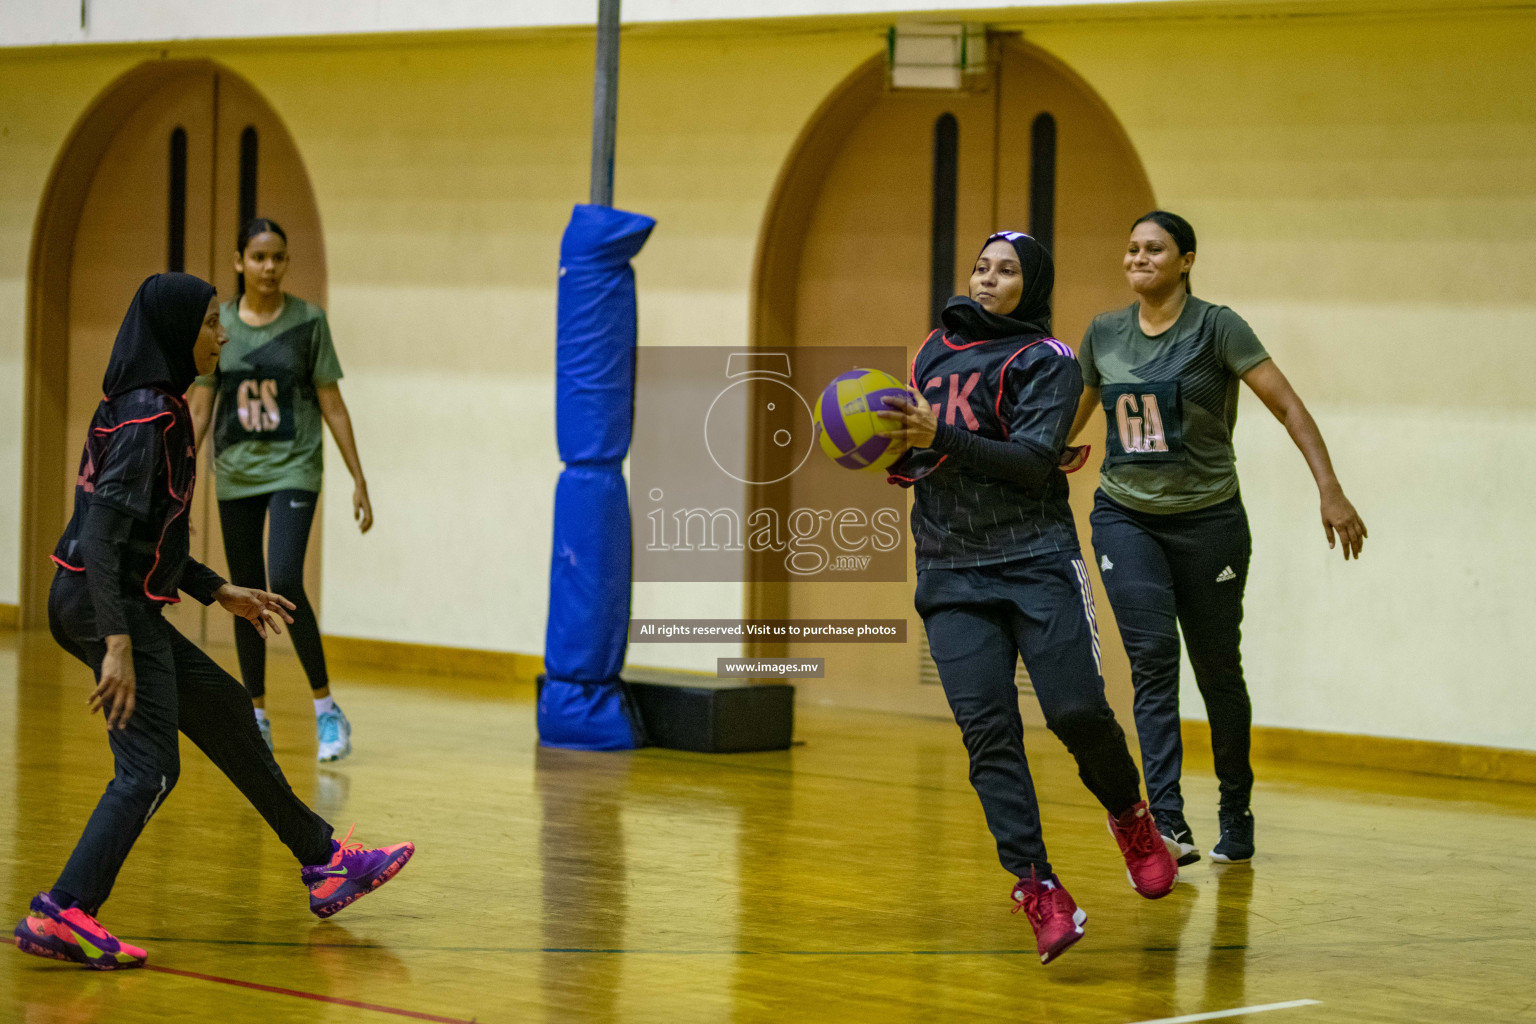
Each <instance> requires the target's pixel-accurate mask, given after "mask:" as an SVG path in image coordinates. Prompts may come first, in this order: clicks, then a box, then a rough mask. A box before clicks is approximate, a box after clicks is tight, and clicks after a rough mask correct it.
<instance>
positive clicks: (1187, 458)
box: [1072, 210, 1366, 864]
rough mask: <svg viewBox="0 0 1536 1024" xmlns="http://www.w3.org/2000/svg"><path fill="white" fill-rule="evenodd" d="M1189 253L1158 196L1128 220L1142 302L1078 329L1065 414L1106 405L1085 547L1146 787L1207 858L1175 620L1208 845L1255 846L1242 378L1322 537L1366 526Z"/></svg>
mask: <svg viewBox="0 0 1536 1024" xmlns="http://www.w3.org/2000/svg"><path fill="white" fill-rule="evenodd" d="M1194 264H1195V231H1194V229H1193V228H1192V227H1190V225H1189V222H1188V221H1186V220H1185V219H1184V218H1183V217H1179V216H1177V215H1176V214H1172V213H1167V212H1164V211H1162V210H1154V211H1153V212H1151V213H1149V214H1147V215H1146V216H1144V217H1142V218H1141V219H1140V220H1138V221H1136V223H1135V224H1134V225H1132V227H1131V238H1130V243H1129V244H1128V245H1127V247H1126V252H1125V276H1126V280H1127V281H1128V282H1129V283H1130V286H1131V290H1132V291H1134V292H1135V293H1136V301H1135V302H1133V303H1131V304H1130V305H1129V306H1127V307H1126V308H1125V309H1120V310H1116V311H1114V312H1112V313H1105V314H1103V315H1101V316H1099V317H1097V318H1096V319H1095V320H1094V321H1093V323H1092V324H1091V325H1090V326H1089V328H1088V332H1087V334H1085V335H1084V337H1083V343H1082V346H1081V347H1080V348H1079V349H1078V359H1079V360H1080V362H1081V363H1082V368H1083V383H1084V385H1085V386H1084V389H1083V394H1082V399H1081V402H1080V404H1079V406H1078V410H1077V417H1076V419H1075V421H1074V422H1073V425H1072V434H1073V436H1074V437H1076V436H1077V434H1078V433H1080V432H1081V431H1082V429H1083V427H1084V425H1086V423H1087V422H1088V420H1089V418H1090V417H1091V416H1092V414H1093V410H1094V409H1095V408H1096V407H1098V406H1099V405H1100V404H1102V405H1103V408H1104V414H1105V416H1106V417H1107V419H1108V431H1107V433H1108V436H1107V437H1106V439H1105V454H1104V466H1103V473H1102V477H1101V483H1100V486H1099V491H1098V494H1097V496H1096V498H1095V501H1094V508H1093V513H1092V515H1091V517H1090V520H1089V521H1090V522H1091V523H1092V525H1093V549H1094V553H1095V554H1096V555H1097V556H1098V559H1099V573H1100V575H1101V576H1102V578H1103V580H1104V589H1105V591H1106V592H1107V593H1108V594H1109V602H1110V606H1111V607H1113V608H1114V610H1115V621H1116V622H1117V623H1118V624H1119V626H1120V636H1121V638H1122V639H1123V640H1124V642H1125V650H1126V653H1127V654H1128V655H1129V656H1130V660H1131V678H1132V681H1133V683H1134V684H1135V689H1136V699H1135V712H1136V730H1137V733H1138V734H1139V737H1140V741H1141V760H1142V768H1143V770H1144V771H1145V772H1146V777H1147V791H1148V799H1149V802H1150V804H1151V807H1152V813H1153V815H1154V816H1155V817H1156V818H1157V823H1158V829H1159V831H1160V832H1161V833H1162V835H1163V838H1164V841H1165V842H1166V843H1167V845H1168V848H1169V852H1170V853H1172V854H1173V855H1174V856H1175V857H1176V858H1177V859H1178V862H1179V863H1180V864H1190V863H1193V862H1194V861H1196V860H1199V859H1200V851H1199V849H1198V848H1197V846H1196V845H1195V841H1194V837H1193V836H1192V835H1191V832H1190V828H1189V825H1188V823H1187V822H1186V821H1185V820H1184V798H1183V795H1182V794H1181V793H1180V791H1179V772H1180V768H1181V766H1182V762H1183V744H1182V742H1181V740H1180V735H1179V634H1178V629H1179V628H1180V627H1182V629H1183V631H1184V640H1185V642H1186V643H1187V644H1188V645H1189V660H1190V663H1191V664H1192V665H1193V666H1194V669H1195V682H1196V683H1197V685H1198V686H1199V687H1200V694H1201V696H1202V697H1203V698H1204V699H1205V707H1206V712H1207V714H1208V715H1209V717H1210V727H1211V748H1212V752H1213V754H1214V757H1215V768H1216V777H1217V779H1218V781H1219V783H1220V790H1221V807H1220V812H1219V820H1220V823H1221V835H1220V837H1219V838H1218V839H1217V841H1216V845H1215V846H1214V847H1212V848H1211V859H1212V860H1216V861H1221V862H1224V863H1230V862H1233V861H1246V860H1248V859H1250V858H1251V857H1252V856H1253V853H1254V837H1253V832H1254V829H1253V814H1252V811H1251V810H1250V809H1249V797H1250V794H1251V792H1252V790H1253V770H1252V768H1251V767H1250V766H1249V763H1248V747H1249V729H1250V725H1251V720H1252V711H1251V706H1250V704H1249V700H1248V688H1247V685H1246V684H1245V683H1244V681H1243V669H1242V659H1241V657H1240V655H1239V651H1238V643H1239V639H1240V626H1241V623H1242V619H1243V587H1244V585H1245V584H1246V583H1247V580H1248V557H1249V553H1250V551H1251V546H1252V545H1251V538H1250V536H1249V533H1248V517H1247V514H1246V513H1245V512H1244V510H1243V502H1242V498H1241V497H1240V496H1239V494H1238V483H1237V468H1236V465H1235V457H1234V453H1233V449H1232V428H1233V426H1234V425H1235V424H1236V422H1237V393H1238V386H1237V385H1238V381H1243V382H1244V383H1246V384H1247V385H1248V386H1249V387H1250V388H1252V389H1253V391H1254V393H1255V394H1257V395H1258V396H1259V398H1260V400H1262V401H1263V403H1264V405H1265V406H1266V407H1268V409H1269V411H1270V412H1272V413H1273V414H1274V415H1275V418H1276V419H1278V420H1279V421H1280V422H1281V423H1282V424H1284V425H1285V428H1286V430H1287V431H1288V432H1289V433H1290V435H1291V439H1292V440H1293V441H1294V442H1295V443H1296V447H1297V448H1299V449H1300V450H1301V454H1302V456H1303V457H1304V458H1305V459H1306V461H1307V466H1308V467H1309V468H1310V469H1311V471H1312V477H1313V479H1314V480H1316V482H1317V489H1318V495H1319V499H1320V502H1321V514H1322V521H1323V533H1324V534H1325V535H1326V536H1327V538H1328V546H1329V547H1330V548H1331V547H1334V546H1335V544H1338V545H1339V546H1341V547H1342V549H1343V555H1344V557H1345V558H1346V559H1349V558H1358V557H1359V556H1360V550H1361V547H1362V545H1363V544H1364V543H1365V537H1366V532H1365V524H1364V523H1363V522H1361V521H1360V516H1359V514H1358V513H1357V512H1356V511H1355V508H1354V506H1353V505H1351V504H1350V503H1349V499H1348V498H1346V497H1345V496H1344V489H1343V488H1342V487H1341V486H1340V485H1339V480H1338V477H1336V476H1335V475H1334V472H1333V465H1332V463H1331V462H1330V461H1329V459H1328V447H1327V445H1325V444H1324V443H1323V436H1322V434H1321V433H1320V432H1319V431H1318V429H1317V424H1316V423H1315V422H1313V420H1312V417H1311V415H1309V414H1308V412H1307V409H1306V406H1304V405H1303V404H1302V402H1301V399H1300V398H1299V397H1297V395H1296V392H1295V391H1294V390H1292V388H1291V385H1290V383H1289V382H1288V381H1287V380H1286V379H1285V375H1284V374H1282V373H1281V372H1280V369H1279V367H1277V366H1276V365H1275V362H1274V360H1273V359H1271V358H1270V356H1269V353H1268V352H1266V351H1264V346H1263V345H1262V344H1260V343H1259V339H1258V338H1257V337H1256V336H1255V335H1254V333H1253V330H1252V329H1251V328H1250V327H1249V326H1248V324H1247V323H1245V322H1244V321H1243V318H1242V317H1240V316H1238V315H1237V314H1236V313H1234V312H1233V311H1232V310H1230V309H1228V308H1227V307H1225V306H1217V305H1213V304H1212V303H1209V302H1204V301H1202V300H1200V299H1197V298H1195V297H1194V295H1193V294H1191V292H1190V287H1189V275H1190V270H1191V268H1193V266H1194ZM1176 624H1177V625H1176Z"/></svg>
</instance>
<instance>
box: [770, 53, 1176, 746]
mask: <svg viewBox="0 0 1536 1024" xmlns="http://www.w3.org/2000/svg"><path fill="white" fill-rule="evenodd" d="M990 56H991V61H990V63H989V67H990V70H989V71H988V72H987V73H986V74H985V75H984V76H979V78H978V79H977V80H976V81H975V82H974V83H973V84H971V85H970V86H969V88H968V89H967V90H966V91H963V92H928V91H892V90H890V89H889V88H887V86H886V75H885V63H884V58H883V57H882V58H877V59H875V60H872V61H870V62H869V63H867V64H865V65H864V66H863V67H861V68H860V69H859V70H857V71H856V72H854V73H853V74H852V75H851V76H849V78H848V79H847V80H846V81H845V82H844V83H843V84H842V85H841V86H840V87H839V89H838V90H837V91H836V92H835V93H834V94H833V95H832V96H831V97H830V98H829V99H828V100H827V102H826V103H825V104H823V106H822V108H821V109H820V110H819V111H818V112H817V114H816V115H815V117H814V118H813V119H812V121H811V123H810V125H809V126H808V127H807V129H806V131H805V132H804V134H803V135H802V137H801V139H800V141H799V142H798V143H797V145H796V148H795V151H794V153H793V154H792V155H791V157H790V159H789V161H788V163H787V164H786V166H785V168H784V171H783V172H782V174H781V175H780V179H779V182H778V185H777V187H776V190H775V194H774V200H773V203H772V205H771V206H770V209H769V213H768V216H767V218H766V222H765V225H764V230H763V234H762V238H761V241H760V245H759V250H758V260H757V270H756V281H755V288H756V295H755V298H756V304H755V312H754V321H753V329H754V337H753V344H754V345H755V346H757V347H760V348H777V347H782V346H811V345H817V344H844V345H846V344H866V345H906V346H907V357H908V359H910V357H911V355H912V354H913V352H914V350H915V348H916V346H917V345H918V344H919V343H920V342H921V341H922V340H923V338H924V337H925V335H926V334H927V331H928V329H929V326H930V324H931V323H932V319H933V315H934V313H933V310H934V308H935V304H936V303H942V300H943V298H945V297H947V295H948V294H950V293H951V290H961V289H963V288H964V287H965V280H966V277H967V276H968V274H969V271H970V265H971V261H972V259H974V257H975V255H976V253H975V249H976V246H977V245H978V244H979V242H980V241H981V239H983V238H984V237H986V235H987V234H988V233H990V232H991V231H993V230H997V229H1001V228H1016V229H1021V230H1027V231H1030V232H1032V233H1033V234H1035V235H1036V236H1037V237H1039V238H1040V239H1041V240H1042V241H1048V244H1049V245H1050V247H1051V249H1052V253H1053V256H1054V258H1055V262H1056V292H1055V300H1054V312H1055V319H1054V330H1055V333H1056V335H1057V337H1059V338H1061V339H1062V340H1064V341H1066V342H1067V343H1068V344H1071V345H1073V346H1074V347H1075V346H1076V345H1077V343H1078V341H1079V340H1080V339H1081V338H1082V335H1083V331H1084V330H1085V329H1086V328H1087V325H1088V322H1089V321H1090V320H1091V319H1092V317H1093V316H1094V315H1096V314H1097V313H1100V312H1103V311H1105V310H1108V309H1112V308H1114V307H1116V306H1120V305H1124V304H1125V303H1127V302H1129V301H1130V293H1129V291H1128V290H1127V288H1126V287H1125V282H1124V278H1123V276H1122V274H1121V269H1120V252H1121V251H1122V248H1123V246H1124V240H1125V236H1126V233H1127V230H1128V228H1129V226H1130V223H1131V221H1132V220H1133V219H1135V217H1137V216H1139V215H1140V214H1142V213H1145V212H1146V211H1147V210H1149V209H1151V208H1152V207H1153V206H1154V205H1155V204H1154V201H1153V196H1152V189H1151V186H1150V184H1149V183H1148V181H1147V177H1146V174H1145V172H1144V171H1143V169H1142V166H1141V162H1140V160H1139V159H1138V157H1137V155H1136V152H1135V150H1134V148H1133V147H1132V146H1131V144H1130V140H1129V139H1128V138H1127V137H1126V135H1125V132H1124V130H1123V129H1122V128H1121V127H1120V125H1119V123H1118V121H1117V120H1116V119H1115V117H1114V115H1113V113H1111V112H1110V110H1109V109H1108V108H1107V107H1106V106H1105V105H1104V103H1103V101H1102V100H1100V99H1099V98H1098V97H1097V95H1096V94H1095V93H1094V92H1093V90H1092V89H1091V88H1089V86H1088V85H1087V84H1086V83H1085V82H1083V81H1082V80H1081V79H1080V78H1078V77H1077V76H1076V75H1075V74H1073V73H1072V72H1071V71H1070V70H1069V69H1068V68H1066V67H1065V66H1064V65H1062V64H1061V63H1060V62H1058V61H1056V60H1055V59H1054V58H1052V57H1050V56H1049V55H1047V54H1046V53H1044V52H1043V51H1041V50H1039V49H1037V48H1035V47H1032V46H1029V45H1027V44H1025V43H1023V42H1021V41H1019V40H1018V39H1016V38H1007V37H999V38H994V39H993V40H991V42H990ZM851 296H857V297H858V303H859V305H860V307H861V308H860V309H859V311H858V312H857V314H856V315H855V314H854V313H853V311H852V310H850V309H849V308H848V307H849V303H850V297H851ZM828 325H836V329H834V330H829V329H828ZM1099 429H1102V427H1100V428H1099ZM755 443H756V442H754V444H755ZM1100 455H1101V453H1098V452H1095V456H1094V461H1093V463H1091V464H1090V466H1089V467H1088V468H1086V469H1084V470H1083V471H1081V472H1079V473H1078V474H1076V475H1075V476H1074V477H1073V478H1072V492H1073V506H1074V509H1075V510H1076V512H1077V514H1078V521H1079V523H1080V524H1082V525H1084V526H1085V525H1086V522H1087V513H1088V510H1089V508H1090V507H1091V505H1092V495H1093V491H1094V488H1095V487H1096V486H1097V483H1098V471H1097V464H1098V458H1099V456H1100ZM775 500H778V499H775ZM783 500H786V501H789V502H791V503H792V502H793V500H794V499H793V496H792V494H791V495H790V496H787V497H786V498H785V499H783ZM1087 540H1088V538H1087V534H1086V530H1084V531H1083V535H1082V542H1083V547H1084V550H1085V551H1087V550H1090V549H1089V547H1088V543H1087ZM908 558H909V562H908V582H906V583H864V584H854V583H830V582H828V583H809V582H796V583H749V584H748V586H747V595H746V598H747V602H746V603H747V609H748V614H749V615H751V616H753V617H761V618H847V617H858V618H866V617H868V618H906V619H907V623H908V627H907V638H908V642H907V643H906V644H905V645H895V644H891V645H879V644H869V645H859V646H854V645H814V644H793V645H786V644H778V645H767V644H763V645H758V646H757V648H756V649H755V650H754V651H753V653H754V654H757V655H760V656H767V655H780V656H794V657H824V658H826V659H827V661H826V666H827V678H826V679H824V680H807V681H805V685H804V687H803V689H804V690H805V691H806V692H807V694H808V695H809V696H810V697H812V698H813V699H817V698H821V699H826V700H829V701H833V702H836V703H843V704H850V705H854V706H863V707H874V708H882V709H889V710H902V711H918V712H929V713H936V714H942V713H947V712H946V707H945V702H944V698H943V694H942V692H940V690H939V687H938V686H937V685H936V683H937V674H936V672H934V671H933V669H932V662H931V660H930V659H929V658H928V657H927V651H926V645H925V643H924V642H923V641H924V634H923V630H922V622H921V620H920V619H919V618H918V617H917V615H916V613H915V612H914V611H913V609H912V590H913V586H914V581H915V579H916V576H915V568H914V567H913V565H912V563H911V560H910V559H911V556H910V544H909V556H908ZM1096 585H1097V581H1096ZM855 590H856V592H851V591H855ZM1099 596H1100V602H1099V604H1100V610H1101V614H1100V615H1099V622H1100V624H1101V626H1102V628H1103V631H1104V633H1105V637H1104V641H1105V642H1104V648H1105V655H1104V674H1105V678H1106V680H1107V681H1108V683H1109V688H1110V693H1111V701H1112V702H1113V703H1114V705H1115V707H1116V710H1117V712H1119V713H1120V715H1121V718H1122V720H1123V721H1125V722H1126V723H1127V724H1129V722H1130V717H1131V716H1130V682H1129V679H1130V673H1129V667H1128V665H1127V663H1126V661H1125V656H1124V653H1123V651H1122V650H1121V648H1120V644H1119V638H1118V635H1117V633H1116V631H1115V629H1114V624H1113V623H1114V620H1113V616H1112V615H1111V614H1110V613H1109V610H1108V604H1107V602H1106V601H1104V600H1103V598H1102V593H1100V595H1099ZM1021 682H1023V683H1025V685H1027V680H1024V679H1021ZM1033 704H1034V702H1033V701H1026V702H1025V708H1026V712H1027V713H1029V714H1033V715H1034V716H1035V717H1034V719H1033V720H1034V721H1036V722H1039V721H1040V719H1039V712H1038V709H1036V708H1034V707H1033Z"/></svg>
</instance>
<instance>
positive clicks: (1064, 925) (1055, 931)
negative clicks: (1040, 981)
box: [1013, 872, 1088, 964]
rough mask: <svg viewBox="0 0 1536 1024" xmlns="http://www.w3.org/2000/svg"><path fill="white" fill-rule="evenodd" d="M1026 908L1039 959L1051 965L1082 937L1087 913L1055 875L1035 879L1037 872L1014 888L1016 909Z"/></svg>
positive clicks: (1017, 910)
mask: <svg viewBox="0 0 1536 1024" xmlns="http://www.w3.org/2000/svg"><path fill="white" fill-rule="evenodd" d="M1021 910H1022V911H1024V913H1025V914H1026V915H1028V917H1029V926H1030V927H1031V928H1033V929H1034V930H1035V948H1036V949H1038V950H1039V951H1040V962H1041V963H1042V964H1048V963H1050V962H1051V961H1052V960H1055V959H1056V958H1057V957H1059V956H1061V954H1063V953H1065V952H1066V951H1067V949H1068V948H1069V947H1070V946H1071V945H1072V943H1074V942H1076V941H1077V940H1078V939H1080V938H1082V937H1083V922H1085V921H1087V920H1088V915H1087V914H1086V913H1085V912H1083V911H1082V910H1081V909H1079V907H1078V905H1077V904H1076V903H1075V902H1073V900H1072V896H1071V894H1070V893H1068V892H1067V890H1066V889H1065V888H1063V887H1062V884H1061V880H1060V879H1058V878H1057V877H1056V876H1055V875H1052V876H1051V877H1050V878H1046V879H1036V878H1035V876H1034V872H1030V876H1029V877H1028V878H1021V879H1019V882H1018V884H1017V885H1015V886H1014V887H1013V912H1014V913H1015V914H1017V913H1018V912H1019V911H1021Z"/></svg>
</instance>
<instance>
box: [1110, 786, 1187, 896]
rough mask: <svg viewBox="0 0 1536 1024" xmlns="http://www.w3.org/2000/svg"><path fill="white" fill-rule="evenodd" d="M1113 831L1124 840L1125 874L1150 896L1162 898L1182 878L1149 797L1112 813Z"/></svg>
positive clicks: (1138, 888) (1136, 888)
mask: <svg viewBox="0 0 1536 1024" xmlns="http://www.w3.org/2000/svg"><path fill="white" fill-rule="evenodd" d="M1109 834H1110V835H1112V836H1114V837H1115V842H1117V843H1119V844H1120V853H1121V855H1123V856H1124V857H1125V874H1126V877H1127V878H1129V879H1130V880H1131V886H1132V887H1133V888H1135V890H1136V891H1137V892H1139V893H1141V894H1142V895H1143V896H1145V897H1146V898H1147V899H1149V900H1160V899H1162V898H1163V897H1164V896H1167V895H1168V894H1169V893H1170V892H1172V891H1173V887H1174V886H1175V885H1177V884H1178V881H1179V866H1178V865H1177V864H1175V863H1174V862H1173V858H1172V857H1171V856H1169V854H1168V845H1167V844H1166V843H1164V842H1163V836H1162V834H1161V833H1160V832H1158V830H1157V822H1156V821H1155V820H1154V819H1153V817H1152V812H1151V811H1149V810H1147V802H1146V801H1145V800H1142V801H1140V802H1139V803H1136V804H1134V805H1133V806H1132V807H1131V808H1130V810H1128V811H1126V812H1125V813H1124V814H1122V815H1120V817H1119V818H1116V817H1115V816H1114V815H1113V814H1111V815H1110V816H1109Z"/></svg>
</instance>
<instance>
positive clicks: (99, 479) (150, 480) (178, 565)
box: [53, 387, 197, 603]
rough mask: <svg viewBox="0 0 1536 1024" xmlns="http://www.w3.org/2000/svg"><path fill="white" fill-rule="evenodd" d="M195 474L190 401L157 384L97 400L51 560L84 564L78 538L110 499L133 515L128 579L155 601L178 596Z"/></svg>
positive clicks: (75, 566) (79, 568)
mask: <svg viewBox="0 0 1536 1024" xmlns="http://www.w3.org/2000/svg"><path fill="white" fill-rule="evenodd" d="M196 477H197V452H196V450H195V449H194V447H193V444H192V418H191V415H190V414H189V413H188V411H187V405H186V402H184V401H183V400H182V399H181V398H179V397H177V396H175V395H172V394H170V393H169V392H166V391H162V390H160V389H159V388H156V387H141V388H135V389H134V390H132V391H127V392H124V393H123V394H120V395H118V396H116V397H115V398H104V399H102V401H101V404H100V405H98V406H97V407H96V414H95V416H93V417H92V418H91V426H90V429H89V430H87V431H86V439H85V450H84V451H83V452H82V453H81V455H80V473H79V476H78V477H77V478H76V479H75V507H74V514H73V515H72V516H71V517H70V520H69V525H68V526H66V527H65V528H64V534H63V536H61V537H60V538H59V544H58V547H56V548H55V549H54V552H53V560H54V562H56V563H57V564H59V565H60V566H62V567H63V568H65V569H69V570H71V571H73V572H84V571H85V562H84V559H83V558H82V557H81V552H80V551H79V546H80V542H81V536H82V532H83V531H84V529H85V520H86V514H87V512H88V511H89V509H90V507H91V506H92V505H93V504H102V505H107V506H110V507H112V508H115V509H117V510H118V511H120V512H123V513H125V514H126V515H128V516H129V517H131V518H132V520H133V526H132V529H131V531H130V532H129V535H128V542H127V551H126V556H125V558H124V560H123V564H122V567H121V571H122V583H123V586H124V589H125V590H127V591H128V592H129V593H132V594H135V595H139V596H143V597H147V598H150V599H151V600H154V601H160V602H166V603H174V602H176V601H179V600H180V598H179V597H178V596H177V585H178V584H179V583H180V581H181V577H182V573H183V570H185V569H186V567H187V564H188V562H189V561H190V538H191V533H190V530H189V528H188V524H187V509H188V507H189V506H190V505H191V503H192V489H193V486H194V484H195V482H196Z"/></svg>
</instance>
